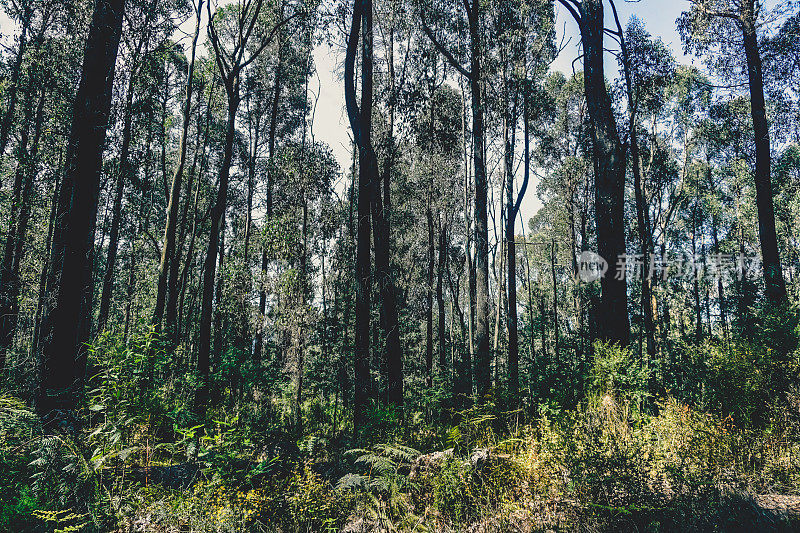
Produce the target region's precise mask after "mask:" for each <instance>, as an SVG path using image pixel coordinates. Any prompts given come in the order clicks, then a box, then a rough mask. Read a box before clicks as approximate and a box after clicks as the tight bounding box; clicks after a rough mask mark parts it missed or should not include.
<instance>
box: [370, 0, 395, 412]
mask: <svg viewBox="0 0 800 533" xmlns="http://www.w3.org/2000/svg"><path fill="white" fill-rule="evenodd" d="M370 1H371V0H370ZM366 15H367V13H365V16H366ZM369 16H370V17H371V16H372V15H369ZM370 20H371V19H370ZM371 25H372V23H371V21H370V27H371ZM393 35H394V34H393V33H392V39H391V40H390V42H394V41H393ZM370 39H371V38H370ZM365 42H366V41H365ZM369 42H370V43H371V42H372V41H371V40H370V41H369ZM389 56H390V57H389V64H390V67H389V75H390V82H389V83H390V90H391V95H390V97H389V98H390V103H389V131H388V132H387V136H388V144H389V147H388V153H387V155H386V159H385V162H384V167H383V176H382V180H381V181H382V182H383V195H381V190H380V189H381V183H380V182H379V181H377V180H376V181H375V186H374V188H373V196H372V225H373V234H374V236H375V278H376V281H377V284H378V292H379V294H380V298H381V326H382V328H383V334H384V337H385V342H386V347H385V350H384V352H383V363H384V364H383V365H382V366H385V372H386V399H387V401H388V402H389V403H390V404H391V405H394V406H401V405H402V404H403V353H402V347H401V345H400V325H399V320H398V316H397V290H396V288H395V283H394V278H393V275H392V271H391V262H390V255H391V244H392V243H391V219H390V212H389V209H390V207H391V175H392V169H393V166H394V107H395V103H394V101H395V100H394V99H395V95H394V66H393V65H394V64H393V62H394V53H393V51H391V50H390V51H389ZM373 158H374V155H373ZM374 164H375V166H376V168H375V170H374V173H375V175H376V177H377V172H378V168H377V160H375V161H374Z"/></svg>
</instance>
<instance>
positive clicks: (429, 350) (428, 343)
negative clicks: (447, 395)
mask: <svg viewBox="0 0 800 533" xmlns="http://www.w3.org/2000/svg"><path fill="white" fill-rule="evenodd" d="M430 201H431V199H430V191H429V193H428V208H427V209H426V210H425V218H426V220H427V224H428V273H427V280H426V281H427V282H426V284H425V384H426V385H427V386H428V387H429V388H430V387H431V386H432V385H433V263H434V253H435V252H434V250H435V248H434V247H433V212H432V211H431V207H430Z"/></svg>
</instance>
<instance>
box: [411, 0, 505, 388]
mask: <svg viewBox="0 0 800 533" xmlns="http://www.w3.org/2000/svg"><path fill="white" fill-rule="evenodd" d="M464 7H465V9H466V12H467V20H468V23H469V50H470V51H469V56H470V69H469V70H467V69H466V68H464V67H463V66H462V65H460V64H459V63H458V62H457V61H456V59H455V58H454V57H453V55H452V54H451V53H450V52H448V51H447V50H446V49H445V48H444V47H443V46H442V45H441V44H440V43H439V42H438V41H437V40H436V38H435V37H434V35H433V32H432V31H431V30H430V28H428V26H427V25H426V24H425V21H424V20H423V21H422V23H423V31H424V32H425V33H426V35H427V36H428V38H430V39H431V41H432V42H433V44H434V45H435V46H436V48H437V49H438V50H439V51H440V52H441V53H442V55H444V56H445V58H446V59H447V60H448V62H450V64H451V65H452V66H453V68H455V69H456V71H458V73H459V74H461V75H462V76H464V77H466V78H467V79H468V80H469V87H470V96H471V105H472V158H473V167H474V172H475V205H474V209H475V265H474V267H475V345H476V349H475V369H474V378H475V383H476V386H477V394H478V399H479V400H484V399H485V398H486V396H487V394H488V393H489V389H490V388H491V384H492V383H491V382H492V374H491V362H492V359H491V353H490V351H489V217H488V190H489V187H488V181H487V177H486V161H485V157H484V149H485V140H484V137H485V132H484V124H483V111H484V110H483V98H482V89H481V62H482V44H481V27H480V26H481V15H482V13H481V2H480V1H478V0H473V1H472V2H469V0H464Z"/></svg>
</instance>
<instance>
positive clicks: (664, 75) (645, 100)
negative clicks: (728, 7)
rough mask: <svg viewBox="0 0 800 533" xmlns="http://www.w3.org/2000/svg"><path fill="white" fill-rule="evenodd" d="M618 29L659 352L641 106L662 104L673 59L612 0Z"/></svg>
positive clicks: (645, 279) (645, 295)
mask: <svg viewBox="0 0 800 533" xmlns="http://www.w3.org/2000/svg"><path fill="white" fill-rule="evenodd" d="M609 2H610V3H611V7H612V9H613V12H614V20H615V22H616V27H617V30H616V32H614V33H612V35H614V36H615V37H616V39H617V40H618V41H619V46H620V53H619V55H618V60H619V63H620V67H621V71H622V74H623V79H624V86H625V93H626V95H627V107H628V146H629V148H630V159H631V170H632V173H633V191H634V200H635V205H636V226H637V230H638V233H639V251H640V254H641V258H642V265H644V267H643V268H642V269H641V308H642V315H643V329H644V333H643V335H644V337H645V338H646V339H647V355H648V357H649V359H650V360H653V359H654V358H655V356H656V338H655V323H656V319H655V310H654V302H653V297H652V289H651V279H650V277H651V269H650V268H649V265H650V264H651V258H652V254H653V242H652V231H651V222H650V210H649V207H648V202H647V199H646V196H645V195H646V190H645V184H644V177H643V176H642V160H641V152H640V150H639V132H638V131H637V130H638V128H639V120H640V119H639V110H640V108H642V110H643V111H644V112H645V113H646V112H647V111H649V110H652V109H653V108H656V107H659V106H660V100H661V99H662V97H663V94H664V92H665V89H666V85H667V84H668V83H669V81H670V78H671V77H672V75H673V71H674V68H675V67H674V60H673V59H672V56H671V54H670V53H669V50H668V49H667V47H666V46H665V45H664V43H662V42H661V40H660V39H658V40H655V41H654V40H652V39H651V37H650V35H649V34H648V33H647V32H646V31H645V29H644V26H643V25H642V23H641V22H640V21H639V20H638V19H636V18H632V19H631V20H630V22H629V23H628V26H627V28H626V29H625V30H624V31H623V29H622V25H621V24H620V20H619V16H618V14H617V8H616V5H615V4H614V0H609Z"/></svg>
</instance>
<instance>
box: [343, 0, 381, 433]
mask: <svg viewBox="0 0 800 533" xmlns="http://www.w3.org/2000/svg"><path fill="white" fill-rule="evenodd" d="M362 19H363V31H362V39H363V41H364V42H363V44H362V59H361V61H362V66H361V109H360V110H359V108H358V106H357V104H356V94H355V59H356V53H357V51H358V39H359V32H360V31H361V24H362ZM372 67H373V64H372V2H371V0H354V6H353V21H352V24H351V26H350V36H349V39H348V41H347V54H346V56H345V74H344V78H345V103H346V105H347V115H348V118H349V120H350V127H351V129H352V130H353V137H354V138H355V141H356V144H357V146H358V208H357V218H358V220H357V237H356V268H355V270H356V272H355V274H356V276H355V277H356V298H355V354H354V365H355V401H354V403H353V426H354V428H355V430H356V431H358V430H360V429H361V427H362V426H363V424H364V416H365V410H366V404H367V400H368V398H369V391H370V388H371V387H370V372H369V331H370V329H369V321H370V316H369V313H370V290H371V275H370V193H371V192H372V189H373V187H372V181H373V180H375V179H377V172H376V170H377V164H376V162H375V161H374V156H375V154H374V152H373V151H372V145H371V139H370V135H371V132H372Z"/></svg>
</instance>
